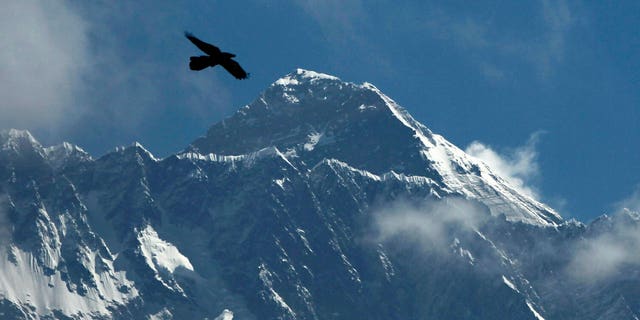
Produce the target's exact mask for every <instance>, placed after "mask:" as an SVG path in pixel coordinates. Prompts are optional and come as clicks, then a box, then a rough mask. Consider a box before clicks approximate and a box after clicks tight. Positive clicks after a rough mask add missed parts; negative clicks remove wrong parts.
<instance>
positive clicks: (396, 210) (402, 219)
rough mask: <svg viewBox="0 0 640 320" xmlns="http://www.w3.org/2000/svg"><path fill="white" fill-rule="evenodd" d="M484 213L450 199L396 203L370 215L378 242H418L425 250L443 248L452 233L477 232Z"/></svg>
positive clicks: (475, 205) (478, 206)
mask: <svg viewBox="0 0 640 320" xmlns="http://www.w3.org/2000/svg"><path fill="white" fill-rule="evenodd" d="M489 216H490V215H489V213H488V211H486V210H483V208H482V207H481V206H480V205H478V204H475V203H472V202H470V201H466V200H462V199H456V198H449V199H444V200H438V201H436V200H428V201H421V202H418V203H416V202H412V201H408V200H402V199H400V200H397V201H395V202H393V203H391V204H389V205H387V206H385V207H382V208H380V209H379V210H377V211H375V212H374V213H373V217H374V222H375V224H374V226H375V234H376V236H375V239H376V241H377V242H387V241H393V240H400V241H410V242H417V243H418V244H419V245H421V246H422V248H423V249H424V250H426V251H433V250H436V251H439V250H444V249H446V248H447V247H448V246H449V245H450V244H451V241H452V240H453V237H454V235H455V234H454V233H453V232H452V230H458V231H462V232H471V231H473V230H477V229H478V228H479V227H480V226H481V225H482V224H483V223H484V222H485V221H486V219H487V218H488V217H489Z"/></svg>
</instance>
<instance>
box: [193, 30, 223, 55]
mask: <svg viewBox="0 0 640 320" xmlns="http://www.w3.org/2000/svg"><path fill="white" fill-rule="evenodd" d="M184 36H185V37H187V39H189V41H191V42H192V43H193V44H195V45H196V47H198V49H200V50H202V51H204V53H206V54H208V55H210V56H216V55H219V54H220V49H219V48H218V47H216V46H214V45H212V44H209V43H206V42H204V41H202V40H200V39H198V38H196V37H195V36H194V35H193V34H191V33H190V32H185V33H184Z"/></svg>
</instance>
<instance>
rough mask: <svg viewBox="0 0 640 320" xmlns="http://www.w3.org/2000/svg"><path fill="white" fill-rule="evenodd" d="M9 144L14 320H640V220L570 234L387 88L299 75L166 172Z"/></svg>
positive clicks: (8, 295)
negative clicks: (412, 112) (417, 116)
mask: <svg viewBox="0 0 640 320" xmlns="http://www.w3.org/2000/svg"><path fill="white" fill-rule="evenodd" d="M0 146H1V148H0V318H3V319H4V318H7V319H225V320H229V319H234V318H235V319H243V320H244V319H250V320H251V319H282V320H302V319H305V320H306V319H314V320H315V319H380V320H383V319H384V320H386V319H432V318H433V319H531V320H540V319H545V318H547V319H576V320H577V319H593V320H596V319H625V320H626V319H629V320H632V319H638V316H639V315H640V291H638V288H640V277H639V276H638V272H637V270H638V266H639V265H640V262H639V261H638V259H637V257H638V254H637V252H638V251H637V248H638V246H640V238H638V237H637V235H638V234H640V215H639V214H638V213H635V212H630V211H628V210H627V211H623V212H620V213H616V214H614V215H611V216H603V217H601V218H600V219H598V220H596V221H594V222H593V223H591V224H589V225H584V224H582V223H580V222H577V221H573V220H571V221H563V220H562V219H561V218H560V216H559V215H558V214H557V213H555V212H554V211H553V210H551V209H550V208H548V207H546V206H545V205H543V204H541V203H539V202H537V201H535V200H534V199H531V198H529V197H527V196H525V195H522V194H520V193H518V192H517V191H516V190H515V189H514V188H512V187H511V186H509V184H508V183H507V182H505V180H504V179H502V178H500V177H499V176H497V175H496V174H494V173H493V172H492V170H491V168H489V167H488V166H487V165H485V164H484V163H482V162H481V161H479V160H478V159H475V158H473V157H470V156H469V155H467V154H465V153H464V152H463V151H461V150H460V149H458V148H457V147H455V146H453V145H452V144H451V143H449V142H447V141H446V140H445V139H444V138H443V137H442V136H440V135H437V134H434V133H433V132H431V131H430V130H429V129H427V128H426V127H425V126H423V125H422V124H420V123H418V122H417V121H415V120H414V119H413V118H412V117H411V116H410V115H409V114H408V113H407V112H406V110H404V109H403V108H401V107H400V106H399V105H398V104H397V103H395V102H394V101H393V100H392V99H390V98H389V97H387V96H386V95H384V94H383V93H382V92H380V90H378V89H377V88H376V87H374V86H373V85H371V84H367V83H364V84H361V85H358V84H353V83H348V82H343V81H341V80H340V79H338V78H336V77H333V76H329V75H325V74H321V73H317V72H313V71H308V70H302V69H298V70H296V71H295V72H293V73H291V74H289V75H287V76H285V77H283V78H281V79H279V80H277V81H276V82H274V83H273V84H272V85H270V86H269V87H268V88H267V89H266V90H265V91H264V92H263V93H262V94H260V96H259V97H258V98H257V99H256V100H255V101H254V102H253V103H251V104H249V105H247V106H245V107H243V108H241V109H240V110H238V112H237V113H236V114H234V115H233V116H231V117H230V118H228V119H225V120H224V121H222V122H220V123H217V124H215V125H213V126H212V127H211V129H209V131H208V132H207V134H206V135H205V136H203V137H201V138H198V139H196V140H195V141H194V142H193V143H192V144H191V145H190V146H188V147H187V148H185V150H184V151H182V152H179V153H177V154H175V155H171V156H169V157H166V158H164V159H158V158H155V157H154V156H153V155H152V154H151V153H150V152H149V151H147V150H146V149H145V148H144V147H143V146H141V145H140V144H138V143H135V144H133V145H131V146H128V147H125V148H117V149H116V150H115V151H113V152H110V153H108V154H106V155H104V156H102V157H100V158H97V159H94V158H92V157H91V156H90V155H88V154H87V153H86V152H84V151H83V150H82V149H81V148H79V147H77V146H74V145H72V144H69V143H64V144H62V145H59V146H53V147H43V146H42V145H41V144H40V143H39V142H38V141H37V140H36V138H34V137H33V136H32V135H31V134H30V133H28V132H27V131H19V130H10V131H3V132H0ZM611 252H613V253H614V254H611Z"/></svg>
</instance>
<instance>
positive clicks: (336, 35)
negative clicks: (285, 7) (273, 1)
mask: <svg viewBox="0 0 640 320" xmlns="http://www.w3.org/2000/svg"><path fill="white" fill-rule="evenodd" d="M293 3H295V4H296V5H298V6H300V7H301V8H302V9H303V10H304V11H305V12H306V13H307V14H308V15H309V16H311V17H312V18H313V19H314V20H315V21H316V23H317V24H318V25H319V26H320V28H321V29H322V31H323V32H324V34H325V37H327V38H328V39H329V40H330V41H333V42H339V43H344V42H350V41H354V40H358V41H359V39H360V37H359V36H358V30H357V29H358V25H357V24H358V22H362V21H363V20H366V14H365V10H364V8H363V4H362V1H361V0H346V1H345V0H293Z"/></svg>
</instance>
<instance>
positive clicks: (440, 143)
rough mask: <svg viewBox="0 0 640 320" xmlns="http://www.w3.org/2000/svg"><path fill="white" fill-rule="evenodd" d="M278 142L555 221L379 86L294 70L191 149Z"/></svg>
mask: <svg viewBox="0 0 640 320" xmlns="http://www.w3.org/2000/svg"><path fill="white" fill-rule="evenodd" d="M271 146H273V147H276V148H278V150H280V151H281V152H283V153H284V154H286V155H287V157H288V158H289V159H297V161H298V162H301V163H304V164H305V165H306V166H310V167H312V166H314V165H315V164H317V163H318V162H320V161H322V160H323V159H336V160H339V161H342V162H344V163H347V164H349V165H350V166H352V167H354V168H357V169H361V170H366V171H368V172H371V173H373V174H384V173H386V172H394V173H398V174H403V175H406V176H421V177H426V178H429V179H431V180H433V182H434V184H436V185H437V186H438V187H439V188H440V189H441V192H442V193H443V194H442V196H445V195H447V194H457V195H460V196H462V197H465V198H471V199H477V200H479V201H481V202H483V203H484V204H486V205H488V206H489V208H490V210H491V212H492V214H494V215H501V214H504V215H506V217H507V219H509V220H511V221H523V222H526V223H531V224H539V225H547V226H554V225H557V224H558V223H561V221H562V219H561V217H560V216H559V215H558V214H557V213H556V212H555V211H553V210H552V209H551V208H549V207H547V206H545V205H543V204H541V203H539V202H537V201H535V200H534V199H531V198H530V197H528V196H526V195H523V194H520V193H519V192H517V191H516V190H515V189H514V188H513V187H511V186H509V184H508V183H507V182H506V181H505V180H504V179H502V178H500V177H499V176H497V175H496V174H495V173H493V172H492V170H491V169H490V168H489V167H488V166H487V165H486V164H484V163H483V162H482V161H479V160H478V159H476V158H473V157H471V156H469V155H467V154H466V153H464V152H463V151H462V150H460V149H459V148H457V147H456V146H454V145H453V144H451V143H450V142H448V141H447V140H446V139H444V138H443V137H442V136H440V135H437V134H434V133H432V132H431V130H429V129H428V128H427V127H425V126H424V125H422V124H421V123H419V122H418V121H416V120H415V119H414V118H413V117H411V115H409V113H408V112H407V111H406V110H405V109H404V108H402V107H401V106H399V105H398V104H397V103H396V102H395V101H393V100H392V99H391V98H389V97H388V96H386V95H385V94H383V93H382V92H381V91H380V90H379V89H378V88H376V87H375V86H374V85H372V84H369V83H363V84H360V85H358V84H354V83H350V82H344V81H341V80H340V79H339V78H337V77H334V76H330V75H326V74H323V73H318V72H314V71H309V70H304V69H297V70H296V71H295V72H293V73H290V74H288V75H286V76H284V77H283V78H281V79H278V80H277V81H275V82H274V83H273V84H271V85H270V86H269V88H268V89H267V90H265V91H264V92H263V93H261V94H260V96H259V97H258V99H256V100H255V101H254V102H253V103H251V104H249V105H246V106H244V107H243V108H241V109H240V110H238V111H237V112H236V113H235V114H234V115H233V116H231V117H230V118H228V119H225V120H224V121H222V122H220V123H218V124H216V125H214V126H213V127H211V128H210V129H209V131H208V132H207V135H206V136H205V137H201V138H199V139H197V140H195V141H194V142H193V143H192V144H191V146H190V147H189V148H188V150H191V151H195V152H199V153H204V154H207V153H214V154H220V155H238V154H246V153H251V152H255V151H258V150H260V149H262V148H266V147H271Z"/></svg>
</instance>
